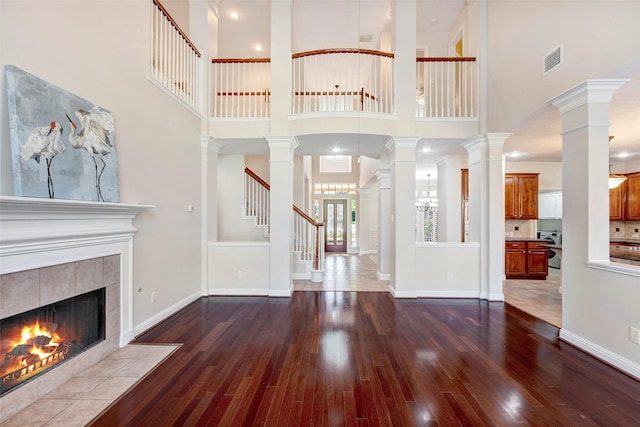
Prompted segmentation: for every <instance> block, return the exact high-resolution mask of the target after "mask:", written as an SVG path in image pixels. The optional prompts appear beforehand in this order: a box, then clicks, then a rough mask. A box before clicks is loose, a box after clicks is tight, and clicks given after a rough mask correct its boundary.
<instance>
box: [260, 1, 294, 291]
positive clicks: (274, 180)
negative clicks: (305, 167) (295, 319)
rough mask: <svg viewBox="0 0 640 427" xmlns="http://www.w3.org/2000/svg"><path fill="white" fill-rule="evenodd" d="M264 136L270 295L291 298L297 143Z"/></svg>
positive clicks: (291, 138) (287, 137) (288, 139)
mask: <svg viewBox="0 0 640 427" xmlns="http://www.w3.org/2000/svg"><path fill="white" fill-rule="evenodd" d="M276 3H277V2H276ZM265 139H266V140H267V141H268V142H269V153H270V160H269V161H270V180H271V182H270V185H271V191H270V192H269V198H270V203H269V204H270V208H271V211H270V214H269V217H270V221H271V223H270V231H269V235H270V245H269V296H272V297H290V296H291V294H292V293H293V281H292V265H291V251H292V249H293V248H292V239H293V153H294V151H295V149H296V148H297V147H298V145H299V144H298V141H297V140H296V139H295V137H292V136H285V137H274V136H267V137H265Z"/></svg>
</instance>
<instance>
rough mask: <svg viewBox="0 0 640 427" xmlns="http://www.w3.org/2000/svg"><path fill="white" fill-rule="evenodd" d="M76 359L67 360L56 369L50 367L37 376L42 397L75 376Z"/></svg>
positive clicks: (39, 392) (39, 395) (39, 394)
mask: <svg viewBox="0 0 640 427" xmlns="http://www.w3.org/2000/svg"><path fill="white" fill-rule="evenodd" d="M74 361H75V360H74V359H70V360H67V361H66V362H64V363H60V364H59V365H57V366H56V368H55V369H50V370H48V371H47V372H45V373H43V374H42V375H41V376H39V377H38V378H37V381H38V383H39V387H38V397H42V396H44V395H46V394H47V393H49V392H50V391H51V390H53V389H54V388H56V387H58V386H59V385H60V384H62V383H64V382H65V381H69V379H71V378H73V374H74V366H73V363H74Z"/></svg>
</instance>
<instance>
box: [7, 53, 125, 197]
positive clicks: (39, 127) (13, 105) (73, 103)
mask: <svg viewBox="0 0 640 427" xmlns="http://www.w3.org/2000/svg"><path fill="white" fill-rule="evenodd" d="M5 76H6V86H7V99H8V104H9V134H10V141H11V160H12V165H13V186H14V194H15V195H16V196H28V197H48V198H52V199H53V198H56V199H69V200H93V201H99V202H119V201H120V187H119V185H118V164H117V159H116V145H115V130H114V123H113V114H112V113H111V112H109V111H107V110H105V109H104V108H101V107H98V106H96V105H94V104H92V103H91V102H89V101H87V100H84V99H82V98H80V97H78V96H76V95H74V94H72V93H69V92H67V91H66V90H64V89H61V88H59V87H57V86H55V85H52V84H50V83H48V82H46V81H44V80H42V79H40V78H38V77H36V76H34V75H32V74H29V73H27V72H26V71H24V70H21V69H20V68H17V67H15V66H13V65H7V66H5Z"/></svg>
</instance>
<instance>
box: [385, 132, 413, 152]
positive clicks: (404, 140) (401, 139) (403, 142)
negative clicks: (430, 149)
mask: <svg viewBox="0 0 640 427" xmlns="http://www.w3.org/2000/svg"><path fill="white" fill-rule="evenodd" d="M421 139H422V137H419V136H391V137H389V139H387V141H386V142H385V143H384V146H385V147H387V150H389V153H393V152H394V151H395V150H396V149H401V148H410V149H413V150H414V151H415V149H416V147H417V146H418V141H420V140H421Z"/></svg>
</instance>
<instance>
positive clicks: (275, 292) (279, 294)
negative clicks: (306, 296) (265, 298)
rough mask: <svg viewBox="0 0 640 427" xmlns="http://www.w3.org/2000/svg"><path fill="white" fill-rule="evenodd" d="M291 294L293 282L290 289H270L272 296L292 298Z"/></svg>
mask: <svg viewBox="0 0 640 427" xmlns="http://www.w3.org/2000/svg"><path fill="white" fill-rule="evenodd" d="M291 295H293V284H292V285H291V287H290V288H289V290H288V291H287V290H284V289H273V290H272V289H270V290H269V296H270V297H276V298H291Z"/></svg>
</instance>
